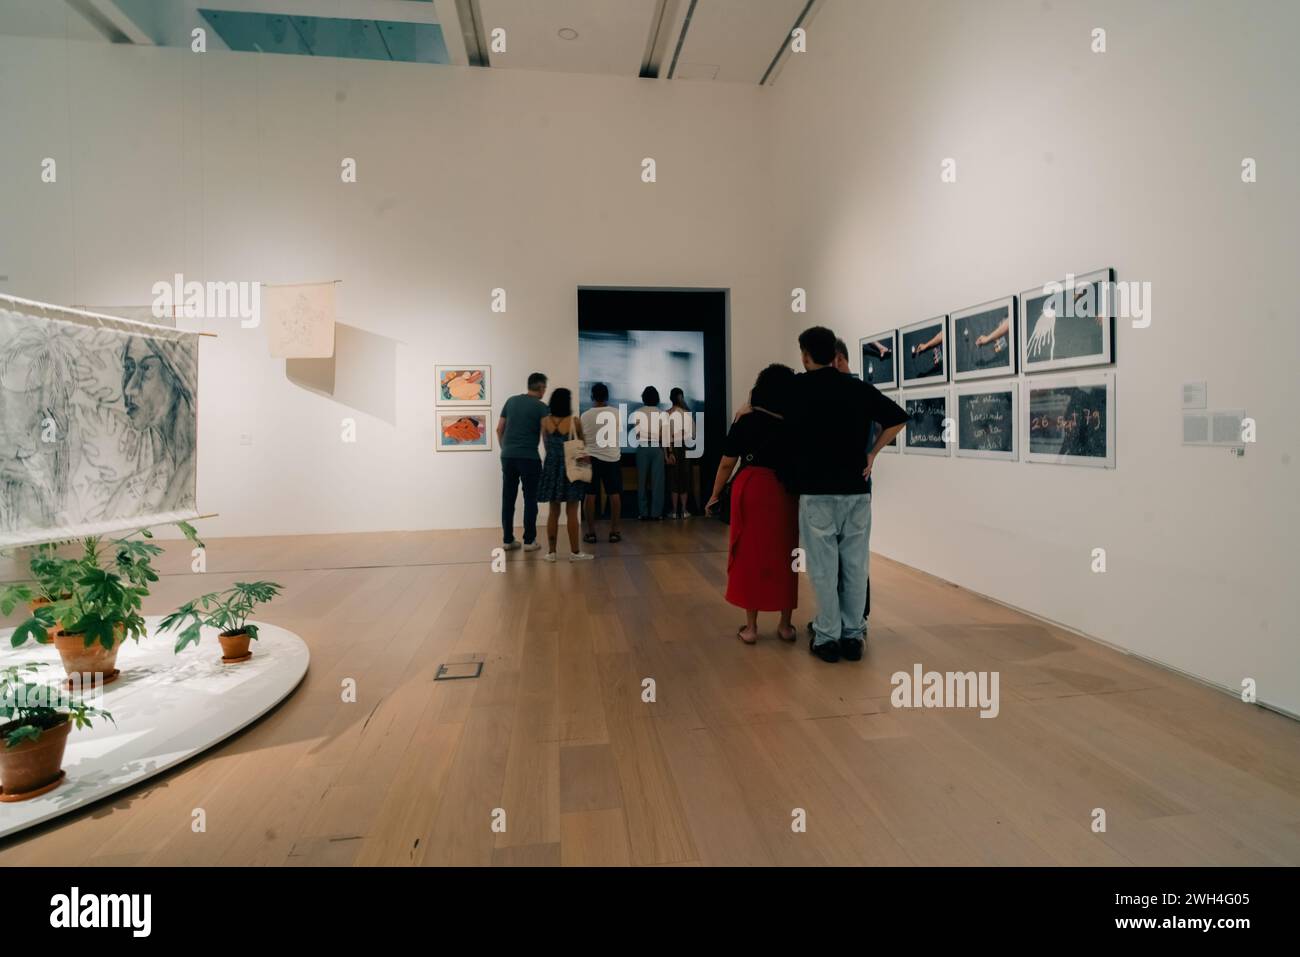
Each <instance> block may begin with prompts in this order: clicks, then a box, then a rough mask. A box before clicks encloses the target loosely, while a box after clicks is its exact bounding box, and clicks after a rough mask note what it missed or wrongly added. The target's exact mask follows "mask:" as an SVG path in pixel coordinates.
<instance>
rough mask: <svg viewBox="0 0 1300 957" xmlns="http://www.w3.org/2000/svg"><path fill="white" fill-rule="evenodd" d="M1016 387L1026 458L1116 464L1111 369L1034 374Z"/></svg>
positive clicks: (1109, 466) (1103, 465)
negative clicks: (1018, 387) (1059, 373)
mask: <svg viewBox="0 0 1300 957" xmlns="http://www.w3.org/2000/svg"><path fill="white" fill-rule="evenodd" d="M1020 385H1021V389H1022V393H1021V398H1020V424H1021V433H1020V447H1021V449H1022V450H1023V456H1024V460H1025V461H1026V462H1047V463H1050V464H1052V465H1086V466H1090V467H1092V468H1106V469H1113V468H1114V467H1115V373H1113V372H1085V373H1080V374H1078V375H1057V376H1036V377H1034V378H1032V379H1023V380H1021V383H1020Z"/></svg>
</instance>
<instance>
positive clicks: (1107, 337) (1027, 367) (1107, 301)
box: [1020, 269, 1115, 372]
mask: <svg viewBox="0 0 1300 957" xmlns="http://www.w3.org/2000/svg"><path fill="white" fill-rule="evenodd" d="M1113 279H1114V276H1113V273H1112V271H1111V270H1110V269H1099V270H1097V271H1096V272H1091V273H1086V274H1085V275H1082V276H1075V275H1068V276H1066V277H1065V279H1063V280H1057V281H1054V282H1049V283H1044V284H1043V285H1041V286H1036V287H1034V288H1033V289H1027V290H1025V291H1024V292H1022V293H1021V294H1020V369H1021V371H1023V372H1045V371H1047V370H1049V369H1070V368H1077V367H1079V366H1095V365H1107V364H1109V363H1110V362H1111V361H1113V359H1114V352H1113V348H1112V343H1113V336H1112V333H1113V330H1114V321H1115V320H1114V309H1115V304H1114V302H1113V299H1114V290H1115V287H1114V283H1113V281H1112V280H1113Z"/></svg>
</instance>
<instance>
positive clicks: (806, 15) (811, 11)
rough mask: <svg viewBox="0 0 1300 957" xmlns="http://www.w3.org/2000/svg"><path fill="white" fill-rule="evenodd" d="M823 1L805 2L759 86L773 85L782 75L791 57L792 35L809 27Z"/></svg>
mask: <svg viewBox="0 0 1300 957" xmlns="http://www.w3.org/2000/svg"><path fill="white" fill-rule="evenodd" d="M821 2H822V0H808V2H807V3H805V4H804V7H803V10H801V11H800V12H799V16H798V18H797V19H796V20H795V21H794V23H793V24H792V25H791V26H790V29H789V30H787V31H786V32H785V36H784V37H783V38H782V39H781V47H780V49H778V50H777V51H776V56H774V57H772V62H771V63H769V64H768V65H767V70H765V71H764V73H763V78H762V79H761V80H759V81H758V85H759V86H771V85H772V84H773V83H775V82H776V78H777V77H778V76H780V75H781V69H782V68H783V67H784V66H785V62H786V60H787V59H789V57H790V35H791V34H792V33H794V31H795V30H797V29H799V28H800V27H803V28H804V29H807V28H808V25H809V24H810V23H812V21H813V17H815V16H816V15H817V11H818V10H819V9H820V8H821Z"/></svg>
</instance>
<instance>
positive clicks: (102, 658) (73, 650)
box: [54, 624, 126, 681]
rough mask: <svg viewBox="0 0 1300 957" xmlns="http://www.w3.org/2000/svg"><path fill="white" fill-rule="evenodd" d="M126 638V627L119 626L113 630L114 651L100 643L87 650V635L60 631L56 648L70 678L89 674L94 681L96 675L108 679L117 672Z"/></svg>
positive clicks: (56, 633)
mask: <svg viewBox="0 0 1300 957" xmlns="http://www.w3.org/2000/svg"><path fill="white" fill-rule="evenodd" d="M125 637H126V626H125V625H120V624H119V625H118V626H117V627H116V628H114V629H113V647H112V649H108V648H105V647H104V646H103V645H101V644H100V643H99V642H98V641H96V642H93V643H92V644H91V646H90V647H89V648H87V647H86V636H85V635H70V634H68V633H67V632H66V631H62V630H60V631H56V632H55V633H54V647H55V648H57V649H58V650H59V657H60V658H62V659H63V670H64V671H66V672H67V673H68V676H69V677H71V676H72V675H77V674H81V675H85V674H89V675H90V680H91V681H94V680H95V676H96V675H103V676H104V677H105V679H107V678H108V676H109V675H111V674H113V673H114V672H115V671H117V652H118V649H119V648H121V647H122V641H123V639H124V638H125Z"/></svg>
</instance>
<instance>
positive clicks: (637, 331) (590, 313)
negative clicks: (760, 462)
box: [556, 288, 728, 478]
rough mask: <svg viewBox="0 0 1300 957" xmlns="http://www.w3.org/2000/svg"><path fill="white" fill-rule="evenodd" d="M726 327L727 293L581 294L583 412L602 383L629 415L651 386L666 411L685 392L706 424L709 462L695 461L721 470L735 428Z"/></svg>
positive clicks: (622, 291)
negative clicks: (730, 425) (676, 393)
mask: <svg viewBox="0 0 1300 957" xmlns="http://www.w3.org/2000/svg"><path fill="white" fill-rule="evenodd" d="M726 323H727V293H726V291H725V290H714V289H709V290H676V289H608V288H600V289H595V288H586V289H579V290H578V392H577V394H576V395H575V396H574V399H575V401H576V402H577V404H578V407H579V408H580V409H583V410H586V409H589V408H591V404H592V403H591V387H592V385H594V384H595V383H597V382H603V383H605V385H607V386H608V387H609V403H610V405H612V406H614V407H617V406H618V405H619V403H623V404H625V405H626V406H627V410H628V412H629V413H630V412H632V411H633V410H635V409H638V408H640V407H641V391H642V390H643V389H644V388H645V387H646V386H654V387H655V388H656V389H658V390H659V398H660V403H659V404H660V408H663V409H667V408H668V393H669V391H670V390H671V389H673V388H674V387H678V388H680V389H682V391H683V392H685V394H686V404H687V405H688V406H689V407H690V409H691V411H692V412H695V413H697V414H699V415H702V416H703V420H702V421H703V423H704V428H703V430H702V431H701V435H700V438H701V439H702V444H703V454H702V456H701V457H699V458H697V459H694V460H693V461H696V462H698V463H700V464H701V466H702V467H704V468H706V469H707V467H708V463H712V466H713V467H715V468H716V466H717V462H718V456H719V454H720V452H721V449H722V440H723V438H724V437H725V436H726V433H727V421H728V420H727V411H726V405H727V364H726V352H725V349H726V345H725V343H726ZM556 384H558V383H556ZM628 451H630V450H629V448H628V447H627V446H624V452H628ZM702 474H704V475H705V476H706V477H709V478H711V476H712V473H711V472H708V471H705V472H704V473H702Z"/></svg>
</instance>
